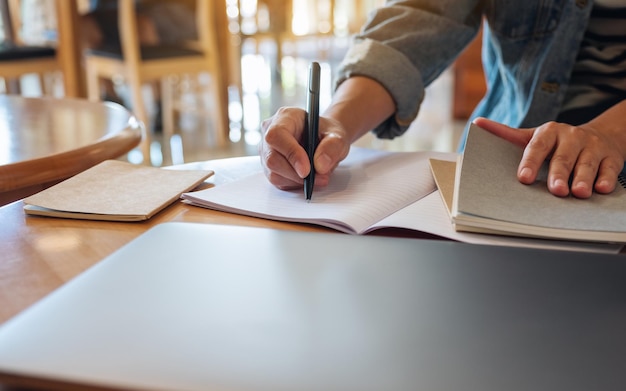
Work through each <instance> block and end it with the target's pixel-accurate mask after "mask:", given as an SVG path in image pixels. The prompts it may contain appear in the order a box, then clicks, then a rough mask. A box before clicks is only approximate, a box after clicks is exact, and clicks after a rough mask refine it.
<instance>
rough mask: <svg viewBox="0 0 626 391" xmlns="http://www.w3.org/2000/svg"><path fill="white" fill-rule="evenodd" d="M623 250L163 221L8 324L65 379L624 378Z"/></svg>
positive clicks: (327, 384) (7, 377) (512, 385)
mask: <svg viewBox="0 0 626 391" xmlns="http://www.w3.org/2000/svg"><path fill="white" fill-rule="evenodd" d="M624 281H626V262H625V258H622V257H620V256H611V255H590V254H578V253H571V252H551V251H545V250H532V249H514V248H500V247H493V246H476V245H468V244H461V243H453V242H444V241H424V240H414V239H397V238H395V239H394V238H384V237H375V236H350V235H345V234H338V233H303V232H288V231H278V230H270V229H262V228H247V227H234V226H220V225H203V224H193V223H166V224H162V225H159V226H157V227H155V228H153V229H151V230H149V231H148V232H146V233H145V234H143V235H142V236H140V237H138V238H137V239H136V240H134V241H132V242H131V243H129V244H128V245H126V246H125V247H123V248H121V249H120V250H118V251H117V252H115V253H113V254H112V255H111V256H109V257H107V258H106V259H104V260H103V261H102V262H100V263H98V264H96V265H95V266H93V267H91V268H90V269H89V270H87V271H86V272H84V273H83V274H81V275H79V276H78V277H76V278H75V279H73V280H72V281H70V282H68V283H67V284H65V285H64V286H62V287H61V288H59V289H58V290H56V291H55V292H53V293H52V294H50V295H49V296H47V297H46V298H44V299H43V300H41V301H40V302H38V303H36V304H35V305H33V306H32V307H30V308H29V309H27V310H25V311H24V312H22V313H21V314H19V315H18V316H16V317H14V318H13V319H11V320H9V321H8V322H6V323H5V324H4V325H2V327H0V381H2V382H4V383H8V384H19V385H27V386H29V385H35V386H45V387H53V388H54V387H57V389H66V388H72V389H82V388H85V389H131V390H429V391H438V390H446V391H449V390H481V391H483V390H513V391H515V390H569V391H575V390H590V389H602V390H618V389H623V386H624V384H626V359H625V357H626V333H625V332H624V330H626V284H625V283H624Z"/></svg>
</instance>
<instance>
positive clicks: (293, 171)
mask: <svg viewBox="0 0 626 391" xmlns="http://www.w3.org/2000/svg"><path fill="white" fill-rule="evenodd" d="M305 118H306V112H305V111H304V110H302V109H299V108H295V107H282V108H280V109H278V111H277V112H276V114H274V115H273V116H272V117H270V118H268V119H266V120H265V121H263V123H262V124H261V131H262V135H263V137H262V139H261V143H260V144H259V155H260V157H261V164H262V165H263V170H264V171H265V176H266V177H267V179H268V180H269V181H270V183H272V184H273V185H274V186H276V187H277V188H279V189H283V190H287V189H295V188H298V187H302V186H303V184H304V178H305V177H306V176H307V175H309V171H310V170H311V167H310V164H309V158H308V156H307V153H306V150H305V149H304V148H303V146H302V145H301V143H302V142H303V139H304V128H305V126H304V123H305ZM319 137H320V139H319V143H318V146H317V149H316V151H315V156H314V159H313V161H314V166H315V187H318V186H319V187H323V186H326V185H328V182H329V180H330V176H331V174H332V172H333V171H334V170H335V168H336V167H337V165H338V164H339V162H341V161H342V160H343V159H345V158H346V156H347V155H348V152H349V151H350V138H349V137H348V135H347V134H346V131H345V129H344V128H343V127H342V126H341V124H340V123H339V122H337V121H335V120H333V119H331V118H326V117H320V121H319Z"/></svg>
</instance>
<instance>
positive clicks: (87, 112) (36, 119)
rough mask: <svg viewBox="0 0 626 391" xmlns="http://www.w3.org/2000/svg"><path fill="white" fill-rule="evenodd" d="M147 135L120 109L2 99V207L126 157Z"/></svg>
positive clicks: (79, 101)
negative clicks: (100, 165)
mask: <svg viewBox="0 0 626 391" xmlns="http://www.w3.org/2000/svg"><path fill="white" fill-rule="evenodd" d="M142 133H143V125H142V124H141V123H139V122H138V121H137V120H136V118H135V117H134V116H133V115H132V114H131V113H130V112H129V111H128V110H126V109H125V108H124V107H122V106H120V105H117V104H114V103H103V102H90V101H87V100H82V99H69V98H65V99H56V98H24V97H21V96H11V95H0V205H4V204H6V203H8V202H12V201H15V200H18V199H21V198H23V197H25V196H28V195H30V194H33V193H35V192H37V191H40V190H42V189H44V188H46V187H49V186H51V185H53V184H55V183H58V182H59V181H61V180H64V179H67V178H69V177H71V176H73V175H76V174H77V173H79V172H81V171H84V170H86V169H87V168H89V167H92V166H94V165H96V164H98V163H100V162H102V161H104V160H106V159H115V158H118V157H120V156H123V155H124V154H125V153H127V152H128V151H130V150H131V149H133V148H134V147H136V146H137V145H139V141H140V140H141V137H142Z"/></svg>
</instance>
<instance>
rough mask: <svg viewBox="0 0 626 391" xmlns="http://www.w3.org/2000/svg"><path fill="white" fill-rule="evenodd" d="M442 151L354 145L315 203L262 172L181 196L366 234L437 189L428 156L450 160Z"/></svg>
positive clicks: (236, 210)
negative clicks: (386, 218) (369, 228)
mask: <svg viewBox="0 0 626 391" xmlns="http://www.w3.org/2000/svg"><path fill="white" fill-rule="evenodd" d="M451 156H453V154H450V153H442V152H388V151H379V150H370V149H363V148H352V150H351V152H350V155H349V156H348V158H347V159H346V160H344V161H343V162H342V163H341V164H340V165H339V167H338V168H337V169H336V170H335V172H334V174H333V176H332V178H331V181H330V184H329V185H328V186H327V187H324V188H316V189H315V190H314V192H313V197H312V200H311V202H307V201H306V200H305V199H304V194H303V190H302V189H297V190H293V191H283V190H279V189H277V188H275V187H274V186H273V185H272V184H270V183H269V182H268V181H267V179H266V178H265V177H264V175H263V174H254V175H251V176H248V177H246V178H243V179H241V180H238V181H235V182H231V183H227V184H223V185H220V186H216V187H214V188H210V189H206V190H202V191H199V192H194V193H185V194H184V195H183V198H184V199H186V200H188V201H191V202H192V203H193V204H196V205H199V206H204V207H209V208H212V209H217V210H222V211H227V212H232V213H240V214H245V215H249V216H256V217H264V218H269V219H275V220H283V221H296V222H308V223H314V224H318V225H323V226H327V227H330V228H333V229H337V230H339V231H342V232H347V233H362V232H363V231H364V230H365V229H367V228H368V227H369V226H371V225H372V224H374V223H376V222H377V221H379V220H381V219H383V218H385V217H386V216H388V215H390V214H391V213H393V212H395V211H397V210H399V209H401V208H403V207H405V206H407V205H410V204H411V203H413V202H415V201H417V200H419V199H420V198H422V197H424V196H425V195H427V194H429V193H431V192H433V191H434V190H435V188H436V186H435V182H434V180H433V177H432V175H431V173H430V168H429V165H428V159H429V158H433V157H434V158H440V159H446V158H447V159H450V157H451Z"/></svg>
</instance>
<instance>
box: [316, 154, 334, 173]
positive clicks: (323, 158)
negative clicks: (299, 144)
mask: <svg viewBox="0 0 626 391" xmlns="http://www.w3.org/2000/svg"><path fill="white" fill-rule="evenodd" d="M331 164H332V160H331V159H330V156H328V155H327V154H325V153H323V154H321V155H320V156H319V157H318V158H317V161H316V162H315V166H316V167H317V171H319V172H320V173H322V174H326V173H328V171H330V169H331Z"/></svg>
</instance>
